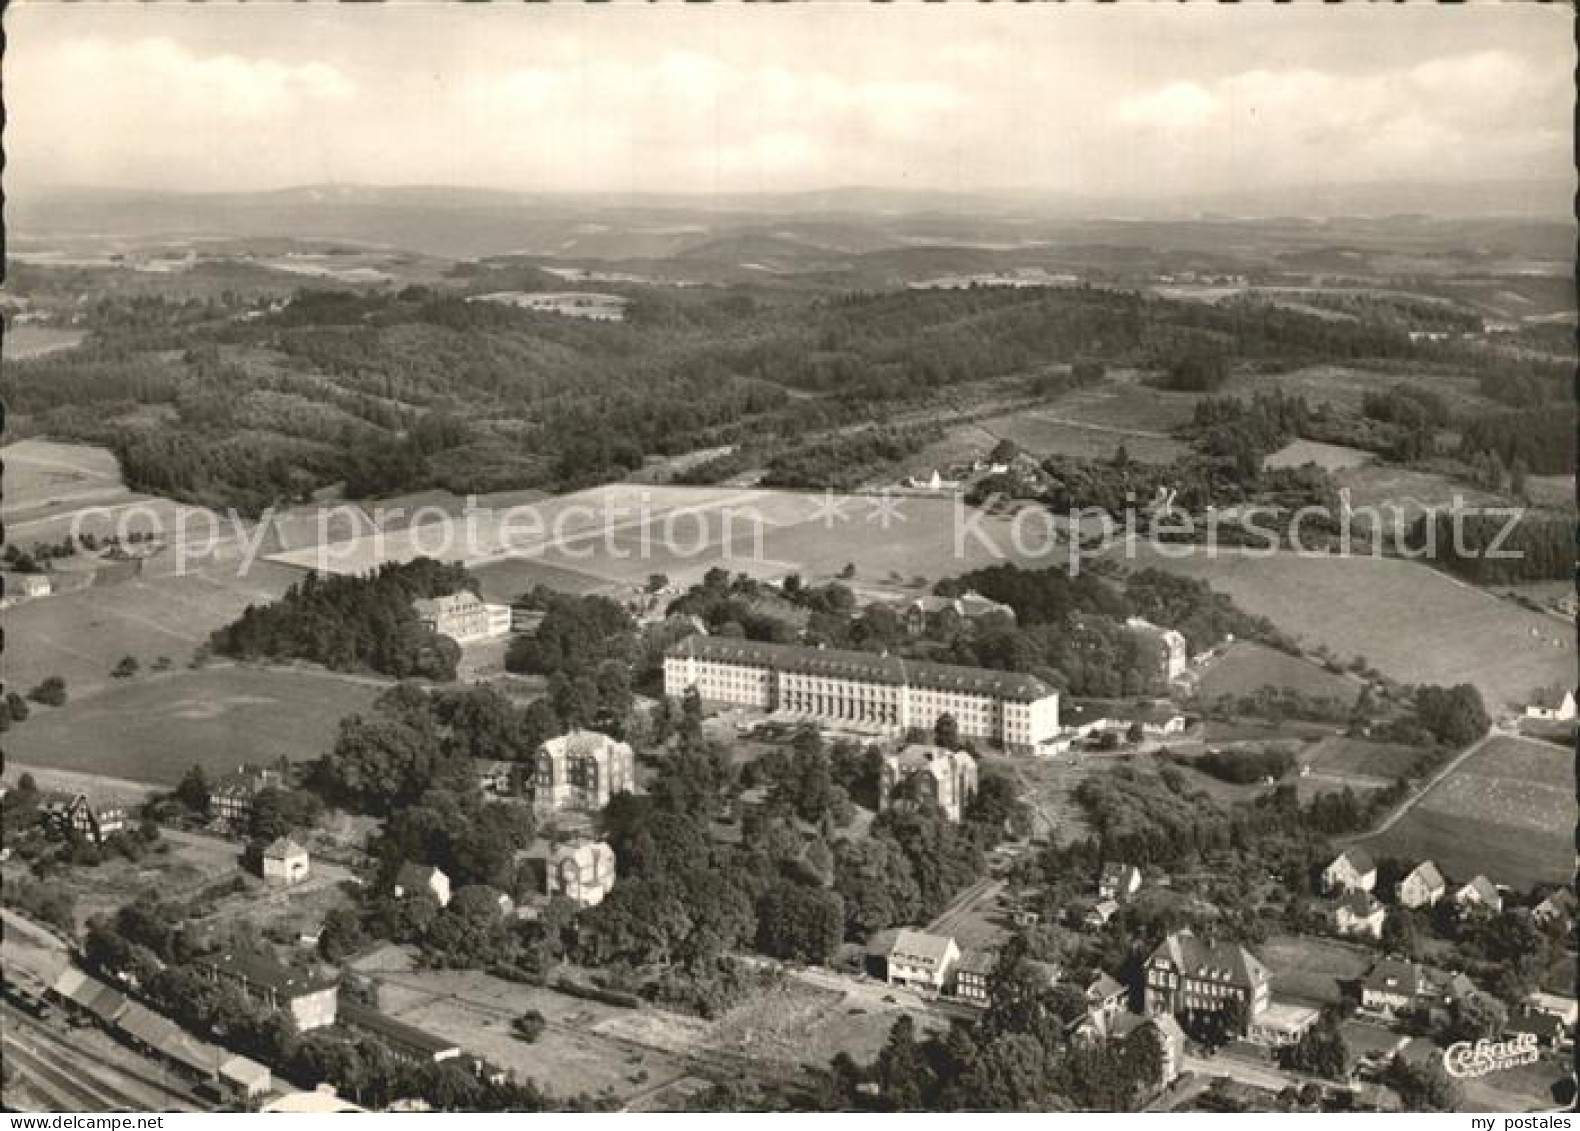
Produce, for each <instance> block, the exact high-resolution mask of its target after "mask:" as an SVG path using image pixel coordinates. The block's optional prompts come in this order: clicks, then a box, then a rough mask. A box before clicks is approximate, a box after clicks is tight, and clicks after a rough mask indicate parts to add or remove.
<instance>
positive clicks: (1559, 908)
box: [1531, 888, 1575, 928]
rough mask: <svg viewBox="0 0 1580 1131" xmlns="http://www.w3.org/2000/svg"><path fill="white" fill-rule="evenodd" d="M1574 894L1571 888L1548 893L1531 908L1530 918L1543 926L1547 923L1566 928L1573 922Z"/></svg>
mask: <svg viewBox="0 0 1580 1131" xmlns="http://www.w3.org/2000/svg"><path fill="white" fill-rule="evenodd" d="M1574 916H1575V893H1574V890H1573V889H1572V888H1558V889H1556V890H1554V891H1552V892H1549V893H1548V894H1547V895H1546V896H1545V897H1544V898H1543V899H1542V901H1541V902H1540V903H1538V904H1537V905H1536V906H1535V907H1533V908H1531V918H1532V920H1534V921H1535V922H1537V923H1539V924H1541V925H1543V926H1545V925H1547V924H1549V923H1557V924H1561V925H1563V926H1564V927H1566V928H1567V927H1568V925H1569V924H1570V923H1572V922H1573V921H1574Z"/></svg>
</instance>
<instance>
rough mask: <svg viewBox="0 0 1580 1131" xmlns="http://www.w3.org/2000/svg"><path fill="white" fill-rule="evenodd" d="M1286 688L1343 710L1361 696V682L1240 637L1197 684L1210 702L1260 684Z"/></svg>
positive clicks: (1255, 689) (1247, 692)
mask: <svg viewBox="0 0 1580 1131" xmlns="http://www.w3.org/2000/svg"><path fill="white" fill-rule="evenodd" d="M1269 685H1271V686H1273V687H1278V688H1288V689H1290V690H1292V691H1297V692H1299V693H1300V694H1301V695H1303V696H1306V697H1308V698H1311V699H1331V700H1335V701H1337V702H1339V703H1342V704H1343V705H1344V706H1345V708H1346V709H1348V708H1349V707H1351V706H1353V705H1354V703H1355V700H1356V698H1357V697H1358V696H1359V695H1360V691H1361V685H1360V683H1359V682H1357V681H1356V680H1353V679H1348V678H1346V677H1344V676H1342V675H1336V674H1334V673H1333V672H1330V671H1328V670H1327V669H1326V668H1323V667H1322V666H1321V665H1319V664H1315V663H1313V662H1312V661H1310V660H1307V659H1303V658H1301V657H1300V656H1291V655H1289V654H1288V653H1287V652H1279V651H1277V650H1276V649H1273V648H1269V647H1267V646H1266V645H1265V644H1257V643H1255V642H1254V641H1249V640H1240V641H1236V642H1235V643H1234V644H1232V645H1230V646H1229V647H1228V648H1226V649H1225V650H1224V652H1223V654H1222V655H1221V656H1219V657H1218V658H1217V659H1216V660H1213V661H1212V663H1211V664H1210V665H1208V667H1207V669H1206V670H1205V671H1204V672H1202V674H1201V677H1200V679H1199V680H1198V682H1197V684H1196V687H1197V691H1198V693H1199V694H1200V695H1201V697H1202V699H1203V700H1205V701H1207V702H1211V701H1213V700H1215V699H1217V698H1218V697H1219V696H1220V695H1233V696H1237V697H1238V696H1243V695H1254V694H1256V693H1257V692H1258V691H1259V690H1261V689H1262V688H1263V687H1266V686H1269Z"/></svg>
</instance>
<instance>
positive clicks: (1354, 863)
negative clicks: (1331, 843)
mask: <svg viewBox="0 0 1580 1131" xmlns="http://www.w3.org/2000/svg"><path fill="white" fill-rule="evenodd" d="M1376 886H1377V862H1376V861H1375V860H1373V859H1372V855H1371V853H1369V852H1367V851H1366V850H1365V849H1364V848H1346V849H1345V850H1344V851H1343V852H1341V853H1339V854H1338V855H1337V856H1336V857H1334V858H1333V862H1332V863H1331V864H1329V865H1328V866H1327V867H1326V868H1324V869H1322V890H1323V891H1325V892H1328V893H1330V894H1332V893H1334V892H1346V891H1371V890H1372V889H1373V888H1375V887H1376Z"/></svg>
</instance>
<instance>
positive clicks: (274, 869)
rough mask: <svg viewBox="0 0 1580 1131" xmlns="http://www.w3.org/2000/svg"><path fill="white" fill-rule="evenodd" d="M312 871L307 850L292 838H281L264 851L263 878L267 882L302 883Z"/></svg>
mask: <svg viewBox="0 0 1580 1131" xmlns="http://www.w3.org/2000/svg"><path fill="white" fill-rule="evenodd" d="M311 869H312V862H311V860H310V859H309V857H308V854H307V849H305V848H303V847H302V846H301V845H300V844H297V843H296V841H294V840H292V839H291V838H290V837H287V836H282V837H279V838H277V839H276V840H275V841H273V843H271V844H270V845H269V846H268V847H267V848H265V849H264V850H263V878H264V879H266V880H276V881H278V882H280V883H284V884H295V883H300V882H301V881H302V880H305V879H307V876H308V873H309V872H310V871H311Z"/></svg>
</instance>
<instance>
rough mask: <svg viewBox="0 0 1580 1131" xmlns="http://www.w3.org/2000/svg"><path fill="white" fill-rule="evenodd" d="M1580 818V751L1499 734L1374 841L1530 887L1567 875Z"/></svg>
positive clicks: (1450, 870) (1461, 875) (1457, 870)
mask: <svg viewBox="0 0 1580 1131" xmlns="http://www.w3.org/2000/svg"><path fill="white" fill-rule="evenodd" d="M1576 821H1577V813H1576V808H1575V795H1574V753H1573V751H1572V750H1569V749H1566V748H1564V747H1562V746H1555V745H1552V744H1550V743H1545V742H1531V741H1527V740H1523V739H1516V738H1495V739H1493V740H1492V741H1491V742H1489V743H1487V745H1486V746H1485V747H1483V748H1482V749H1481V750H1480V751H1478V752H1477V753H1476V754H1475V755H1474V756H1473V757H1472V758H1470V759H1469V760H1468V761H1467V762H1465V764H1464V765H1462V766H1460V767H1459V768H1458V769H1457V770H1455V771H1454V772H1453V773H1452V774H1450V775H1449V776H1448V777H1447V778H1445V779H1444V780H1443V781H1442V782H1440V783H1439V784H1438V785H1436V786H1435V787H1433V788H1432V789H1431V790H1430V791H1428V792H1427V793H1426V794H1425V795H1424V796H1423V797H1422V798H1421V799H1420V800H1419V801H1418V802H1417V803H1416V804H1415V806H1414V807H1413V808H1412V809H1411V810H1410V811H1409V812H1408V813H1407V814H1405V816H1404V818H1403V819H1402V820H1400V821H1399V823H1398V824H1396V825H1394V826H1393V828H1391V829H1389V830H1388V831H1387V832H1386V833H1384V834H1383V835H1382V836H1381V837H1378V838H1376V839H1375V840H1372V841H1369V842H1367V846H1368V847H1369V848H1371V849H1373V850H1374V851H1377V852H1384V853H1388V854H1392V855H1396V856H1403V857H1408V858H1412V859H1432V860H1435V861H1437V863H1438V866H1439V867H1441V868H1442V869H1443V870H1444V872H1445V873H1446V874H1447V875H1448V876H1449V877H1450V879H1451V880H1460V881H1463V880H1467V879H1469V878H1470V877H1471V876H1474V875H1475V874H1476V873H1478V872H1482V873H1485V874H1486V875H1487V876H1488V877H1490V878H1491V879H1492V880H1493V882H1495V883H1501V884H1509V885H1511V886H1513V887H1516V888H1522V889H1523V888H1529V887H1532V886H1534V885H1536V884H1539V883H1561V882H1565V881H1567V879H1568V878H1569V877H1570V875H1571V874H1572V872H1573V870H1574V828H1575V825H1576Z"/></svg>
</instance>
